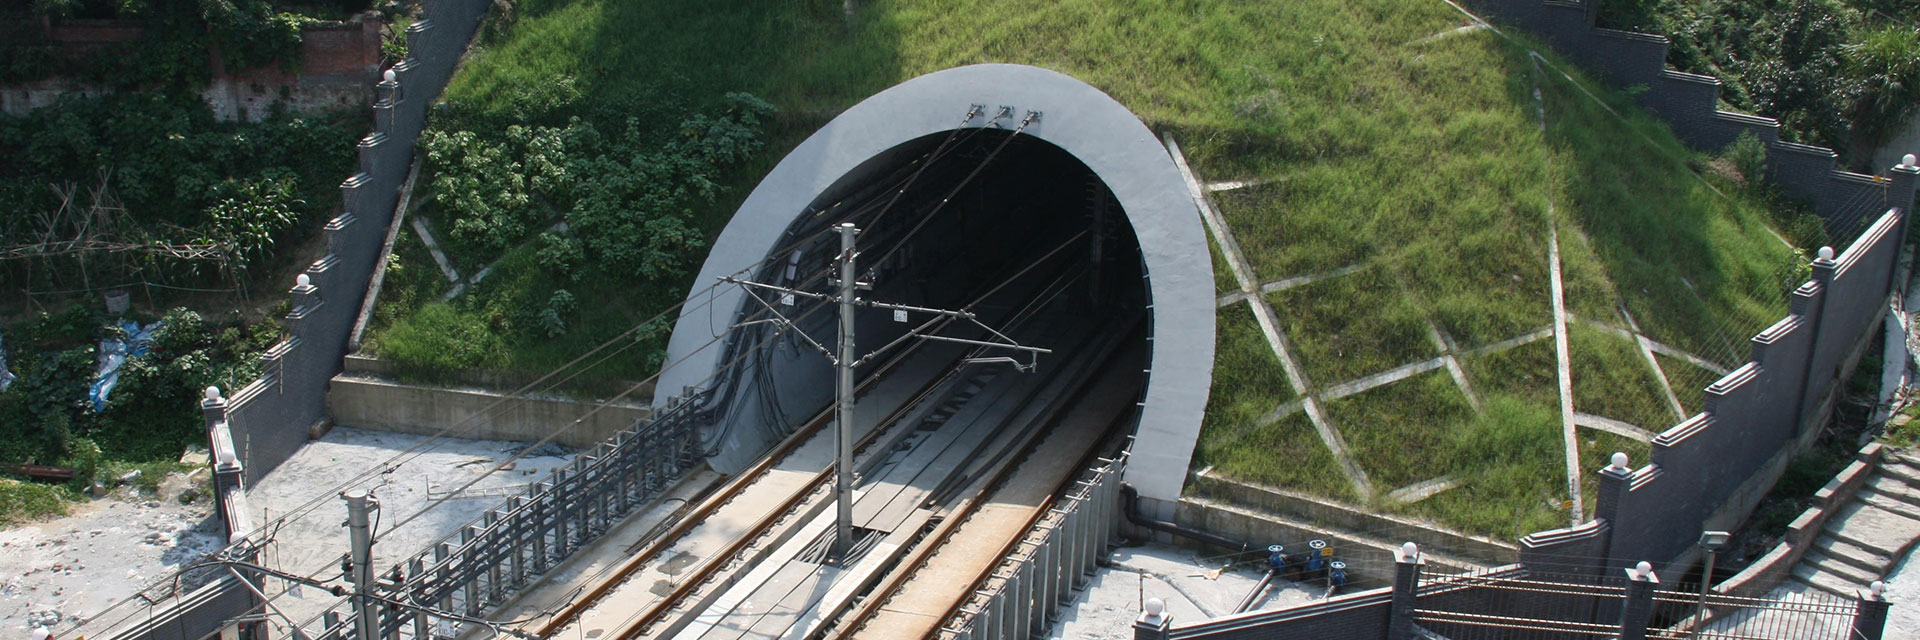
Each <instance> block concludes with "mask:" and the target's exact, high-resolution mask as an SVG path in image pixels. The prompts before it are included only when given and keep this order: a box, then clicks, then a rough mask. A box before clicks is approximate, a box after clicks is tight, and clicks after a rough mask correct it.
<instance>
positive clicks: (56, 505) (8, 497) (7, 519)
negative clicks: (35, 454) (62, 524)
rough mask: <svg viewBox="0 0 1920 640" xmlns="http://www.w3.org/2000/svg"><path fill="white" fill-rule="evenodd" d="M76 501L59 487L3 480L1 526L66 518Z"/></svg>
mask: <svg viewBox="0 0 1920 640" xmlns="http://www.w3.org/2000/svg"><path fill="white" fill-rule="evenodd" d="M73 499H76V498H75V496H74V495H73V494H71V493H69V492H67V491H63V490H61V489H60V488H59V487H54V486H50V485H44V484H39V483H33V482H20V481H18V480H12V479H9V478H0V526H12V525H16V524H20V523H22V522H30V521H34V520H42V519H46V518H53V517H58V516H64V515H67V501H69V500H73Z"/></svg>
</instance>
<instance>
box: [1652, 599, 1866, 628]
mask: <svg viewBox="0 0 1920 640" xmlns="http://www.w3.org/2000/svg"><path fill="white" fill-rule="evenodd" d="M1653 601H1654V606H1655V611H1656V613H1655V618H1656V619H1659V618H1662V617H1665V618H1669V619H1674V620H1676V622H1675V623H1674V624H1672V625H1670V626H1667V627H1666V628H1656V629H1649V630H1648V631H1647V637H1648V638H1654V639H1668V640H1693V639H1695V638H1698V639H1700V640H1761V639H1772V638H1793V639H1795V640H1851V639H1852V638H1854V637H1855V636H1854V635H1853V623H1854V619H1855V617H1856V616H1857V615H1858V614H1859V613H1860V603H1859V601H1858V600H1856V599H1853V598H1843V597H1840V596H1836V595H1833V594H1830V593H1827V592H1824V591H1814V590H1811V589H1809V590H1806V591H1803V592H1800V593H1794V594H1787V595H1776V596H1775V597H1771V598H1746V597H1740V596H1728V595H1720V594H1709V595H1707V596H1706V597H1705V598H1704V599H1703V598H1702V597H1701V595H1700V593H1699V592H1697V591H1694V592H1687V591H1655V592H1654V594H1653ZM1703 604H1704V607H1703V606H1702V605H1703Z"/></svg>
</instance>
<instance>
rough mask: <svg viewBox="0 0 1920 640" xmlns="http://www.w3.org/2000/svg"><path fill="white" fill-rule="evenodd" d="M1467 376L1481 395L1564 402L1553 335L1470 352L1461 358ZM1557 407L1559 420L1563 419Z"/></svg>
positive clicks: (1543, 403)
mask: <svg viewBox="0 0 1920 640" xmlns="http://www.w3.org/2000/svg"><path fill="white" fill-rule="evenodd" d="M1460 366H1461V368H1462V369H1465V370H1466V372H1467V380H1469V381H1471V382H1472V383H1473V388H1474V390H1475V391H1477V392H1479V393H1480V394H1481V395H1485V396H1492V395H1503V396H1507V397H1509V398H1512V399H1514V400H1518V401H1521V402H1525V403H1527V404H1531V405H1536V406H1542V407H1558V406H1560V380H1559V378H1560V376H1559V374H1558V373H1557V372H1556V370H1555V367H1556V366H1558V365H1557V363H1556V359H1555V358H1554V355H1553V338H1552V337H1551V336H1549V337H1546V338H1542V339H1540V340H1535V341H1533V342H1529V343H1526V344H1523V345H1520V346H1517V347H1514V348H1511V349H1507V350H1504V351H1495V352H1491V353H1484V354H1480V355H1475V356H1469V357H1467V358H1466V359H1465V360H1464V361H1462V362H1461V365H1460ZM1558 414H1559V410H1558V409H1555V418H1554V419H1555V420H1556V421H1557V420H1559V417H1558Z"/></svg>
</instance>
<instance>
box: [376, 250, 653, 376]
mask: <svg viewBox="0 0 1920 640" xmlns="http://www.w3.org/2000/svg"><path fill="white" fill-rule="evenodd" d="M402 260H403V261H404V260H408V258H406V257H404V256H403V257H402ZM539 260H540V258H539V255H538V250H537V249H536V248H535V247H534V246H531V245H523V246H521V247H518V248H516V249H513V250H511V251H509V252H507V254H506V255H505V256H503V257H502V258H501V259H500V262H499V263H498V264H497V265H496V266H495V267H494V270H493V272H492V274H491V275H489V276H488V277H487V279H486V280H483V281H481V282H480V284H478V285H475V286H473V287H471V288H470V289H469V290H468V291H467V292H466V293H465V294H463V295H462V296H460V297H458V298H455V299H453V300H451V301H447V302H442V301H440V300H439V299H438V298H437V297H435V296H428V295H422V294H424V293H426V292H430V291H434V290H437V288H438V287H439V286H440V285H436V284H433V280H432V278H439V276H438V274H437V272H435V273H433V274H429V275H430V276H431V278H429V277H425V276H421V277H413V276H409V278H410V280H409V281H408V282H407V283H402V284H403V286H402V287H401V288H400V289H399V291H400V292H401V293H398V294H397V295H398V297H399V299H400V300H404V299H407V297H408V296H413V300H414V301H416V302H417V304H418V306H417V307H416V308H415V309H413V311H412V313H406V314H404V315H401V314H399V313H395V314H394V317H393V318H392V319H390V320H388V325H387V326H386V327H385V328H384V330H383V331H380V332H377V333H374V334H372V335H370V336H369V338H368V341H367V348H368V349H369V350H371V351H373V352H374V353H376V354H379V355H381V356H383V357H388V358H391V359H392V360H393V361H394V362H396V363H398V364H401V365H402V366H403V369H402V371H403V373H404V377H407V378H409V379H414V380H421V381H427V382H449V381H453V378H450V377H449V374H450V373H452V372H456V371H459V370H465V369H475V368H482V369H498V370H508V371H520V372H541V371H548V370H552V369H555V368H558V367H560V366H562V365H564V364H566V363H568V362H569V361H572V360H573V359H574V358H576V357H579V356H580V355H581V354H584V353H586V352H587V351H588V350H589V349H592V348H593V347H595V346H598V345H599V344H601V343H602V342H605V341H607V340H610V339H613V338H614V337H616V336H618V335H620V334H622V333H623V332H626V331H627V330H629V329H632V328H633V327H635V326H638V325H640V324H641V323H642V322H644V321H646V320H647V319H648V318H649V317H650V316H646V315H643V313H644V312H645V311H646V310H648V309H650V308H651V305H649V304H646V303H645V302H646V301H651V300H656V299H659V298H661V297H664V296H667V295H671V294H670V293H668V292H667V291H664V290H658V289H653V288H650V287H649V286H645V285H642V286H635V285H636V283H635V282H615V281H612V280H610V279H606V278H579V279H574V278H569V277H567V276H565V275H562V274H556V273H554V272H553V271H552V270H549V269H546V268H543V267H542V265H541V264H540V262H539ZM403 265H405V266H404V267H403V268H406V269H415V268H416V267H417V268H418V269H415V270H416V271H424V270H425V269H426V268H431V265H430V263H429V264H428V265H418V264H409V263H405V262H403ZM439 282H440V283H444V282H445V281H444V279H441V280H439ZM638 282H640V283H645V282H646V281H638ZM407 286H412V287H413V288H411V289H409V288H407ZM654 286H657V287H665V286H667V285H665V284H656V285H654ZM409 292H410V293H409ZM382 298H383V300H384V299H386V298H387V296H386V294H385V293H384V292H383V294H382ZM383 304H384V302H383ZM669 320H670V319H669ZM669 326H670V325H668V324H666V323H665V322H661V323H656V324H655V325H654V326H653V327H651V328H650V329H647V330H642V331H640V332H638V333H636V334H635V335H634V337H633V338H632V339H629V340H626V341H623V342H621V343H619V344H615V345H613V346H612V347H610V348H609V351H608V352H603V354H602V355H608V354H612V356H611V357H610V358H608V359H607V360H606V361H605V362H602V363H600V364H598V365H597V366H596V367H595V368H594V369H593V370H592V371H591V375H589V376H583V378H582V379H581V380H580V382H579V384H575V385H572V386H565V385H563V386H562V387H561V389H563V390H568V389H571V390H583V389H585V388H586V385H588V384H589V383H591V382H595V381H606V380H616V381H617V380H640V379H642V378H645V377H647V376H649V375H652V373H653V371H654V370H655V369H657V368H658V367H659V364H660V363H659V360H658V359H659V354H660V353H661V349H663V348H664V345H665V342H666V333H667V328H668V327H669ZM616 351H617V353H614V352H616ZM595 359H596V360H597V359H598V357H596V358H595Z"/></svg>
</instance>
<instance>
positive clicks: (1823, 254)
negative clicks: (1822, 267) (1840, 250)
mask: <svg viewBox="0 0 1920 640" xmlns="http://www.w3.org/2000/svg"><path fill="white" fill-rule="evenodd" d="M1813 255H1815V256H1817V257H1819V258H1820V259H1821V260H1833V247H1820V250H1819V251H1815V252H1814V253H1813Z"/></svg>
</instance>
